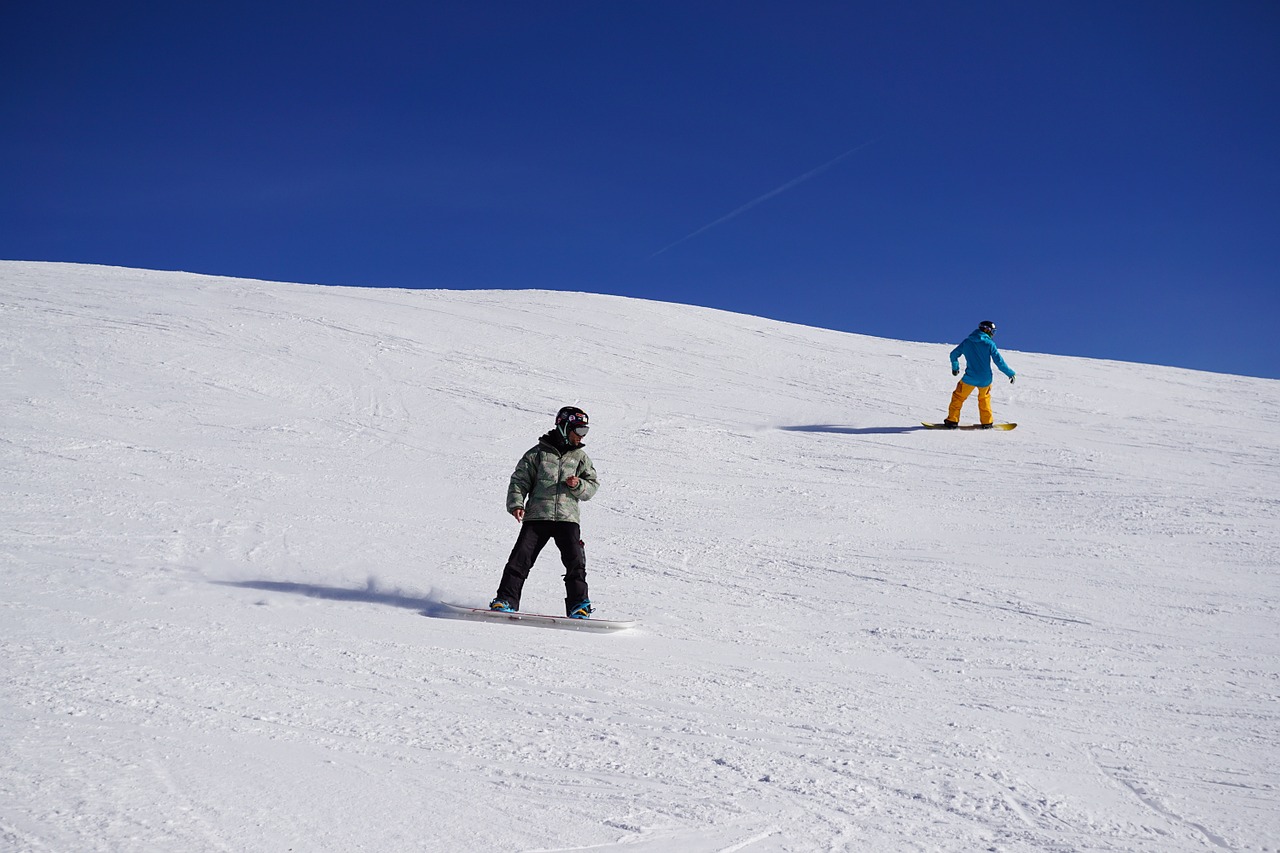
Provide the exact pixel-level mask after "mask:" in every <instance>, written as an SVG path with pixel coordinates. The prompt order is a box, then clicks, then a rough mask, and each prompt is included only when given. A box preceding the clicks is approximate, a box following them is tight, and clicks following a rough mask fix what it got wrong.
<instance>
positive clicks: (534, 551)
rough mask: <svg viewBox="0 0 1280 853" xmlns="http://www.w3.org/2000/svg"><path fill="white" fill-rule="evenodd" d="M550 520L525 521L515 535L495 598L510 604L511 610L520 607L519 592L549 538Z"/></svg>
mask: <svg viewBox="0 0 1280 853" xmlns="http://www.w3.org/2000/svg"><path fill="white" fill-rule="evenodd" d="M550 526H551V522H549V521H526V522H525V523H524V524H523V525H522V526H521V527H520V535H519V536H518V537H516V544H515V547H514V548H512V549H511V556H510V557H508V558H507V565H506V567H505V568H503V570H502V582H501V583H499V584H498V595H497V598H498V599H500V600H502V601H505V602H506V603H507V604H510V605H511V608H512V609H513V610H519V609H520V593H521V591H522V590H523V589H524V582H525V579H526V578H528V577H529V570H530V569H531V568H533V563H534V561H535V560H537V559H538V554H539V553H540V552H541V551H542V548H543V546H544V545H546V544H547V540H549V539H550V538H551V530H550Z"/></svg>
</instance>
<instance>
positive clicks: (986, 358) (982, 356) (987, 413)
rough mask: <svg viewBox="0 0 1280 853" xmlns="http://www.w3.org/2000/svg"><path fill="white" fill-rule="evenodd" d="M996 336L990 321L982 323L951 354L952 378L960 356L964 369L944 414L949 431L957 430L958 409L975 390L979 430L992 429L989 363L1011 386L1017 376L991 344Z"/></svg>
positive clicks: (958, 372)
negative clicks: (994, 366)
mask: <svg viewBox="0 0 1280 853" xmlns="http://www.w3.org/2000/svg"><path fill="white" fill-rule="evenodd" d="M995 334H996V324H995V323H993V322H991V321H990V320H983V321H982V322H981V323H979V324H978V328H976V329H974V330H973V332H972V333H971V334H970V335H969V337H967V338H965V339H964V340H963V341H961V342H960V345H959V346H957V347H956V348H955V349H953V350H952V351H951V375H952V376H959V375H960V356H962V355H963V356H964V365H965V367H964V376H963V377H961V379H960V382H959V383H957V385H956V390H955V391H953V392H952V393H951V407H950V409H948V411H947V419H946V420H945V421H943V422H942V423H943V425H944V426H946V427H947V428H948V429H955V428H957V427H958V426H960V409H961V407H963V406H964V401H965V400H967V399H969V395H970V394H972V393H973V389H975V388H977V389H978V417H979V420H980V421H981V427H982V429H991V428H992V426H994V418H993V417H992V416H991V380H992V373H991V363H992V362H993V361H994V362H995V364H996V367H998V368H1000V372H1001V373H1003V374H1004V375H1005V376H1008V377H1009V381H1010V382H1012V381H1013V379H1014V377H1015V376H1016V375H1017V374H1016V373H1015V372H1014V371H1013V369H1012V368H1011V367H1009V365H1007V364H1005V363H1004V357H1003V356H1001V355H1000V350H998V349H997V348H996V342H995V341H994V340H992V338H994V337H995Z"/></svg>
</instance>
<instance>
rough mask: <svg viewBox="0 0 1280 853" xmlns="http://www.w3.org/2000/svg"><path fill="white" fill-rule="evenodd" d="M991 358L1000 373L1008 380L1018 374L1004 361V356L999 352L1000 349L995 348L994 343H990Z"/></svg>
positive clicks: (1011, 379)
mask: <svg viewBox="0 0 1280 853" xmlns="http://www.w3.org/2000/svg"><path fill="white" fill-rule="evenodd" d="M991 360H992V361H994V362H995V363H996V367H998V368H1000V372H1001V373H1003V374H1004V375H1005V376H1008V377H1009V381H1010V382H1012V381H1013V377H1015V376H1017V375H1018V374H1017V373H1015V372H1014V370H1013V368H1012V367H1010V366H1009V365H1007V364H1005V363H1004V356H1002V355H1001V354H1000V350H998V349H996V345H995V344H994V343H993V344H992V345H991Z"/></svg>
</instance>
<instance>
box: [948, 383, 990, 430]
mask: <svg viewBox="0 0 1280 853" xmlns="http://www.w3.org/2000/svg"><path fill="white" fill-rule="evenodd" d="M975 387H977V386H975V385H966V384H965V383H964V382H957V383H956V390H954V391H952V392H951V408H950V409H948V410H947V420H949V421H955V422H956V423H959V422H960V408H961V407H962V406H963V405H964V401H965V400H968V399H969V395H970V394H972V393H973V389H974V388H975ZM978 418H979V420H981V421H982V423H984V424H989V423H991V422H992V421H993V420H994V419H993V418H992V417H991V386H990V385H987V386H985V387H983V388H978Z"/></svg>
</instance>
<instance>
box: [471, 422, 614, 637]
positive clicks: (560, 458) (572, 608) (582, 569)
mask: <svg viewBox="0 0 1280 853" xmlns="http://www.w3.org/2000/svg"><path fill="white" fill-rule="evenodd" d="M587 429H588V420H587V413H586V412H584V411H582V409H579V408H577V407H575V406H565V407H564V408H563V409H561V410H560V411H559V412H558V413H557V414H556V425H555V428H554V429H552V430H550V431H549V432H547V434H546V435H544V436H542V437H541V438H539V439H538V444H537V446H536V447H532V448H530V449H529V451H528V452H527V453H525V454H524V456H523V457H521V459H520V461H519V462H518V463H516V469H515V471H514V472H513V473H512V474H511V483H510V485H509V486H508V487H507V512H509V513H511V514H512V515H513V516H515V519H516V521H518V522H520V535H519V537H517V538H516V544H515V547H514V548H512V549H511V556H510V557H509V558H508V559H507V565H506V567H505V568H504V569H503V570H502V581H501V582H500V583H499V584H498V594H497V596H496V597H495V598H494V599H493V601H491V602H489V609H490V610H502V611H505V612H511V611H515V610H519V609H520V592H521V590H522V589H524V582H525V579H526V578H528V577H529V570H530V569H531V568H533V564H534V561H535V560H537V559H538V554H539V553H540V552H541V551H542V548H543V546H545V545H546V544H547V542H548V540H551V539H554V540H555V541H556V547H557V548H559V549H560V562H562V563H563V564H564V568H565V575H564V591H565V596H566V597H565V600H564V606H565V613H566V614H567V615H568V616H569V617H570V618H572V619H589V618H590V617H591V599H590V598H588V597H587V555H586V551H585V549H584V548H583V544H582V533H581V529H580V528H579V526H578V502H579V501H585V500H590V499H591V496H592V495H594V494H595V493H596V489H597V488H598V487H599V485H600V483H599V481H598V480H597V479H596V469H595V466H594V465H592V464H591V458H590V457H589V456H587V451H586V450H584V449H583V447H582V444H583V439H584V438H585V437H586V435H587Z"/></svg>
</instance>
